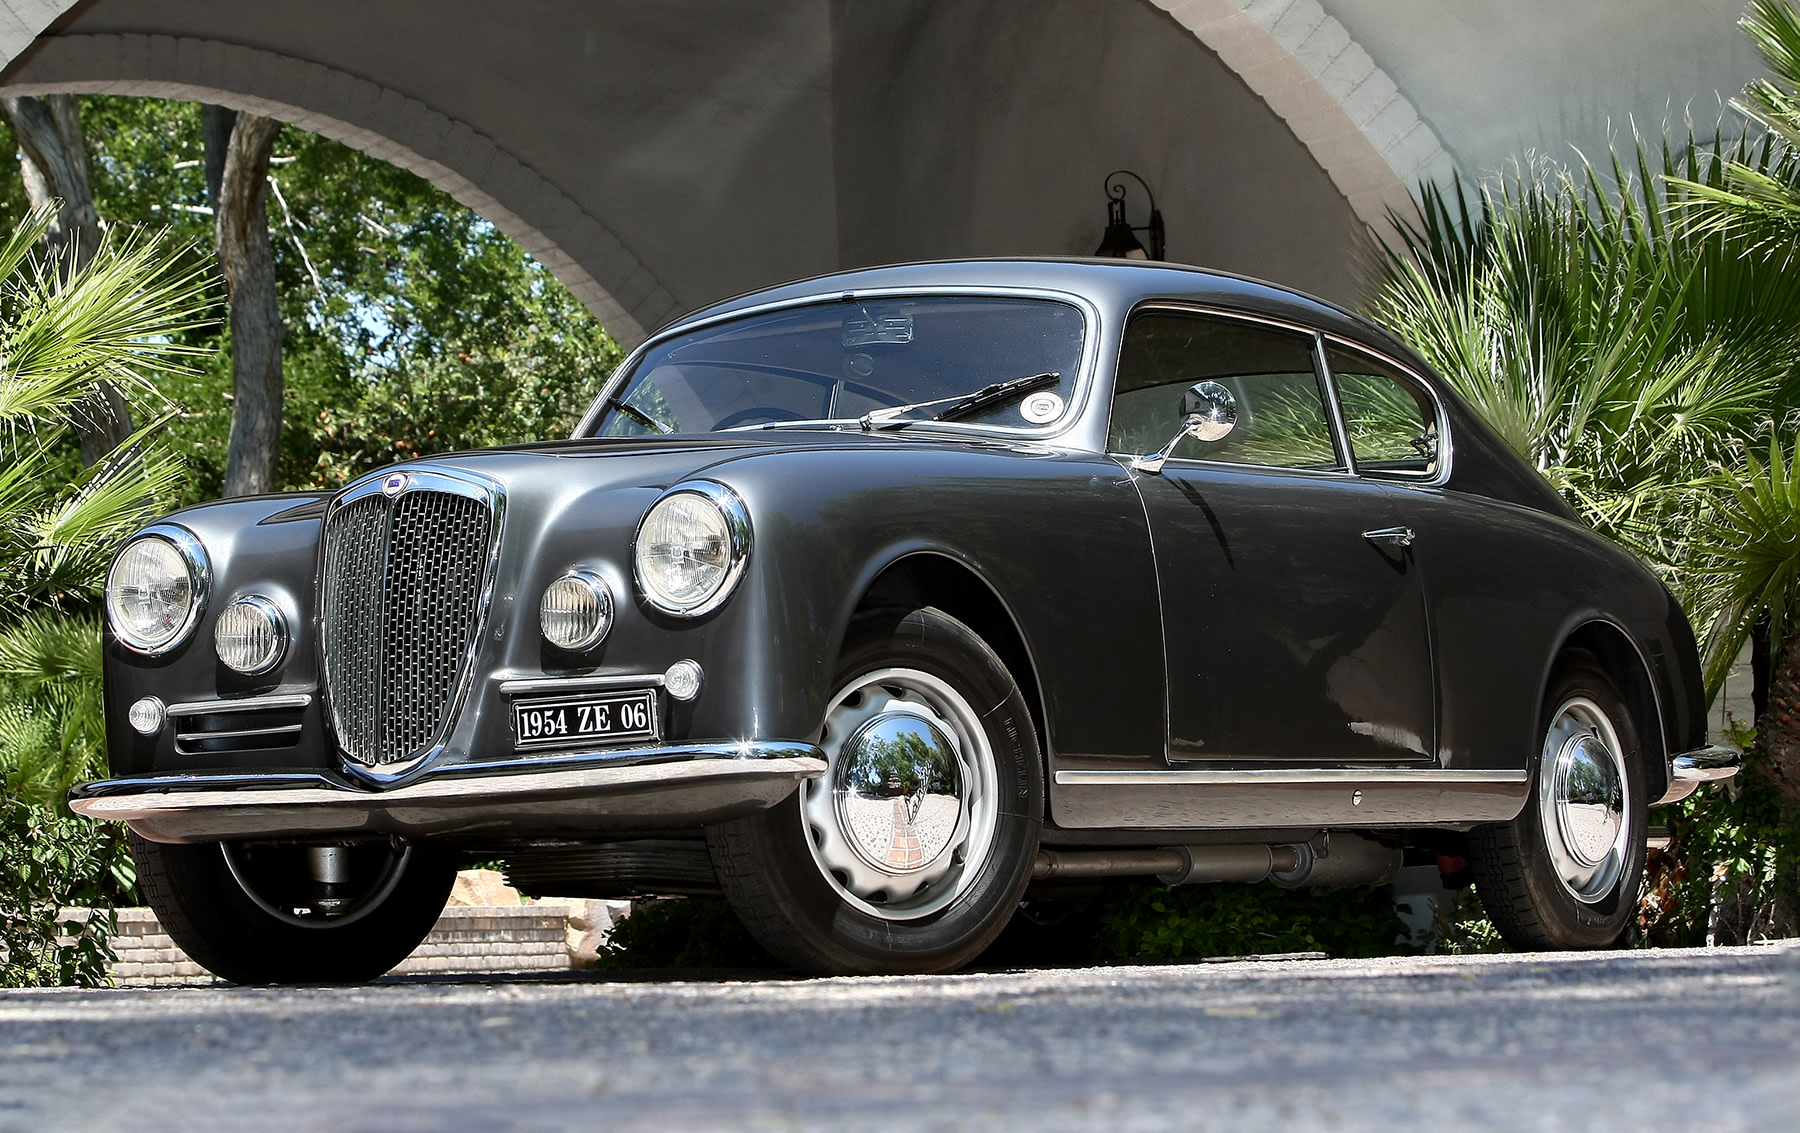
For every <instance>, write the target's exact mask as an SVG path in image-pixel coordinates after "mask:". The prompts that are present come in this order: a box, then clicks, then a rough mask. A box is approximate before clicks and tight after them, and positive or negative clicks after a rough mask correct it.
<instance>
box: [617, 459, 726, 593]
mask: <svg viewBox="0 0 1800 1133" xmlns="http://www.w3.org/2000/svg"><path fill="white" fill-rule="evenodd" d="M683 493H686V494H688V495H694V496H699V497H701V498H702V499H705V500H707V501H709V502H710V503H711V504H712V505H713V506H714V507H716V508H718V509H719V514H721V515H723V516H724V517H725V529H726V531H727V532H728V533H729V534H730V536H731V565H730V566H729V567H727V568H726V571H725V580H724V581H723V582H721V583H719V588H718V589H717V590H715V591H713V592H712V593H711V594H709V595H707V596H706V598H704V599H703V600H701V601H699V602H696V603H694V604H693V605H691V606H671V605H667V604H665V603H664V602H662V601H660V600H659V599H658V598H657V597H656V595H655V594H654V593H653V592H652V591H651V589H650V587H648V586H646V585H645V584H644V575H643V571H642V570H641V569H640V567H639V559H638V543H639V541H640V540H642V539H643V537H644V524H645V522H646V521H648V520H649V518H650V513H651V512H653V511H655V510H656V508H657V505H659V504H661V503H662V502H663V501H664V500H666V499H668V498H669V497H671V496H678V495H681V494H683ZM752 545H753V540H752V538H751V531H750V509H749V508H748V507H745V506H744V501H743V499H742V497H740V496H739V495H738V494H737V493H736V492H734V491H732V490H731V489H730V488H727V487H726V486H725V485H723V484H721V483H719V482H717V481H716V480H683V481H681V482H680V483H679V484H674V485H671V486H670V487H669V489H668V490H667V491H665V492H663V493H662V494H661V495H659V496H657V497H656V499H655V500H654V501H652V502H651V504H650V506H649V507H647V508H645V509H644V514H643V515H641V516H639V517H638V522H637V530H636V531H634V532H633V533H632V536H631V580H632V582H633V583H635V584H636V586H637V591H638V593H639V594H640V595H641V596H642V597H643V599H644V601H646V602H648V603H649V604H650V605H651V607H653V608H654V609H656V610H659V611H661V612H662V613H665V614H668V615H669V616H670V617H674V618H698V617H704V616H705V615H707V614H710V613H712V612H713V611H714V610H716V609H718V608H719V607H720V606H723V605H724V604H725V602H726V600H728V599H729V598H730V597H731V595H732V594H733V593H734V592H735V591H736V590H737V586H738V582H739V581H740V580H741V579H742V578H743V577H744V568H745V567H746V566H747V565H748V564H749V562H750V550H751V547H752Z"/></svg>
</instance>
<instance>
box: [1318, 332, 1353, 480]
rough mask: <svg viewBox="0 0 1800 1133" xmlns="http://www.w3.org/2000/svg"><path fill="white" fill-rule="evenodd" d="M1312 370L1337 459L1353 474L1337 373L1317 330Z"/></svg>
mask: <svg viewBox="0 0 1800 1133" xmlns="http://www.w3.org/2000/svg"><path fill="white" fill-rule="evenodd" d="M1313 370H1314V372H1316V373H1317V374H1318V375H1319V384H1320V385H1321V386H1323V387H1324V389H1325V414H1326V416H1327V417H1329V418H1330V419H1331V439H1332V442H1333V443H1334V444H1336V445H1337V448H1338V459H1339V460H1341V461H1343V462H1344V470H1345V471H1346V472H1348V473H1350V475H1352V476H1355V475H1356V474H1357V473H1356V450H1355V449H1354V448H1352V447H1351V445H1350V426H1349V424H1348V423H1347V422H1345V420H1344V406H1343V403H1342V402H1340V401H1339V400H1338V388H1337V375H1336V374H1333V373H1332V372H1331V366H1330V365H1329V364H1327V363H1326V361H1325V335H1324V334H1323V333H1321V332H1319V331H1314V332H1313Z"/></svg>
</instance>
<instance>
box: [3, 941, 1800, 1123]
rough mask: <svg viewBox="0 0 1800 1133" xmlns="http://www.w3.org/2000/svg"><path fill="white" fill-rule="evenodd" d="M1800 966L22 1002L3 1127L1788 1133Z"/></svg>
mask: <svg viewBox="0 0 1800 1133" xmlns="http://www.w3.org/2000/svg"><path fill="white" fill-rule="evenodd" d="M1797 1007H1800V949H1796V948H1792V947H1786V946H1784V947H1773V948H1746V949H1716V950H1696V951H1683V952H1677V951H1650V952H1614V953H1600V954H1590V955H1586V956H1557V955H1529V956H1507V957H1464V958H1448V957H1446V958H1430V959H1390V960H1371V961H1286V962H1246V963H1232V964H1196V965H1181V966H1167V967H1138V968H1087V969H1079V970H1068V971H1039V972H1025V973H1002V974H987V975H969V976H952V977H930V978H906V979H830V980H798V981H797V980H778V979H770V980H761V981H741V980H740V981H710V980H699V979H694V978H692V976H691V975H690V977H689V978H687V979H685V980H675V979H639V980H623V979H620V978H618V977H616V976H606V977H598V976H585V975H584V976H577V977H572V978H567V979H563V980H559V981H546V980H518V981H513V982H496V981H487V982H442V981H431V980H424V979H416V978H415V979H408V980H397V981H390V982H385V983H382V984H379V985H375V986H372V987H364V988H350V989H344V988H303V989H287V990H259V989H244V988H230V987H210V988H184V989H172V990H171V989H163V990H155V991H146V990H131V989H121V990H114V991H98V992H78V991H60V990H59V991H12V992H0V1128H5V1129H8V1130H12V1129H19V1130H26V1129H29V1130H34V1131H36V1130H77V1129H80V1130H90V1129H131V1130H134V1131H138V1130H160V1129H184V1130H185V1129H274V1130H286V1129H296V1130H333V1131H363V1130H367V1131H370V1133H373V1131H377V1130H380V1131H390V1130H401V1131H403V1130H436V1129H458V1130H464V1129H466V1130H511V1129H520V1130H540V1129H544V1130H559V1129H570V1130H593V1129H600V1128H604V1129H609V1130H646V1131H653V1133H687V1131H690V1130H712V1129H755V1130H763V1129H782V1130H786V1129H834V1130H835V1129H931V1130H961V1129H971V1130H972V1129H1000V1128H1006V1129H1012V1128H1019V1127H1025V1128H1029V1129H1031V1130H1033V1131H1037V1130H1062V1129H1101V1130H1105V1131H1106V1133H1122V1131H1126V1130H1138V1129H1200V1128H1205V1129H1215V1128H1216V1129H1255V1130H1273V1129H1284V1130H1285V1129H1383V1130H1391V1129H1432V1130H1449V1129H1464V1128H1501V1129H1645V1128H1682V1129H1776V1128H1794V1127H1795V1123H1796V1121H1797V1120H1800V1119H1797V1118H1796V1116H1795V1115H1796V1114H1797V1113H1800V1073H1797V1072H1800V1011H1797V1010H1796V1008H1797Z"/></svg>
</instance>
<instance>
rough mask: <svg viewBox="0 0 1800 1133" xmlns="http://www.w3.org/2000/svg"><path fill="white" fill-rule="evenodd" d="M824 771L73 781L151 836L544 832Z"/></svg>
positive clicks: (768, 749)
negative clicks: (402, 781) (364, 783)
mask: <svg viewBox="0 0 1800 1133" xmlns="http://www.w3.org/2000/svg"><path fill="white" fill-rule="evenodd" d="M633 757H637V759H638V760H639V761H636V762H634V761H633ZM644 758H654V759H655V760H656V762H642V761H641V760H642V759H644ZM824 771H825V760H824V758H823V757H822V755H821V753H820V751H819V749H818V748H816V747H813V746H812V745H810V744H799V743H754V744H744V745H723V746H722V745H688V746H684V747H673V746H671V747H659V748H655V749H646V750H643V751H628V752H618V751H614V752H609V753H605V754H604V756H600V755H590V756H564V757H559V758H556V759H543V760H535V761H531V762H529V763H524V762H514V763H507V764H487V765H482V766H480V767H473V768H471V767H466V766H465V767H446V768H444V769H442V770H441V771H440V772H439V773H437V774H435V775H428V776H427V777H425V778H422V779H419V780H416V781H414V782H411V783H408V784H406V785H405V786H400V787H394V788H391V789H388V790H379V791H376V790H364V789H361V788H357V787H352V786H348V785H346V784H343V783H340V782H337V781H335V780H332V779H330V778H327V777H326V776H323V775H312V774H305V775H291V774H271V775H227V776H218V775H210V776H203V775H161V776H146V777H143V778H135V779H106V780H102V781H100V782H96V783H88V784H86V785H84V786H80V787H77V788H75V790H74V791H72V792H70V802H69V805H70V807H71V808H73V809H74V810H75V812H76V813H77V814H81V815H84V816H86V817H88V818H94V819H111V820H114V821H119V822H124V823H127V824H129V825H130V827H131V828H132V829H133V830H135V831H136V832H137V833H138V834H140V835H141V836H143V837H145V838H148V839H150V840H151V841H153V842H212V841H219V840H223V839H233V838H296V837H312V836H320V835H324V836H334V835H335V836H346V835H361V834H400V835H405V836H407V837H415V838H425V837H447V836H455V835H467V834H481V835H495V836H501V837H505V836H513V835H530V836H539V837H544V836H555V835H559V834H570V835H580V834H592V833H599V832H607V831H615V830H617V831H631V830H659V829H670V828H674V827H692V826H698V825H703V824H705V823H708V822H718V821H721V820H723V819H726V818H733V817H736V816H737V815H741V814H747V813H750V812H752V811H756V810H761V809H763V808H766V807H770V806H774V805H775V804H776V803H778V802H781V801H782V800H783V799H785V798H787V796H788V795H790V794H791V793H793V791H794V790H795V789H796V788H797V787H798V786H799V785H800V783H801V781H802V780H805V779H812V778H816V777H818V776H819V775H822V774H824Z"/></svg>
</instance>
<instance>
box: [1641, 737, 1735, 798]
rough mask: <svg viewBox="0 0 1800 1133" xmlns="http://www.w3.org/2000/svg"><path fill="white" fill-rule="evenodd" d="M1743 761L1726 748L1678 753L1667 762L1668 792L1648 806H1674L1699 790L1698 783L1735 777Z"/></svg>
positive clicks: (1699, 749) (1700, 749)
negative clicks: (1673, 804) (1670, 804)
mask: <svg viewBox="0 0 1800 1133" xmlns="http://www.w3.org/2000/svg"><path fill="white" fill-rule="evenodd" d="M1743 762H1744V757H1743V755H1742V754H1741V753H1739V752H1738V751H1736V750H1734V749H1732V748H1728V747H1703V748H1696V749H1695V750H1693V751H1684V752H1681V753H1679V754H1677V755H1676V756H1675V757H1674V758H1673V759H1671V760H1669V789H1668V790H1666V791H1664V792H1663V796H1662V798H1660V799H1657V800H1655V801H1654V802H1652V803H1651V804H1650V805H1651V806H1666V805H1667V804H1669V803H1678V802H1680V801H1681V800H1682V799H1685V798H1687V797H1688V796H1689V795H1691V794H1693V793H1694V792H1695V791H1697V790H1699V789H1700V784H1702V783H1711V782H1714V781H1715V780H1719V779H1729V778H1731V777H1732V776H1733V775H1736V774H1737V773H1738V768H1739V767H1740V766H1741V765H1742V764H1743Z"/></svg>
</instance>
